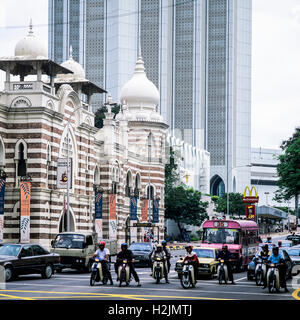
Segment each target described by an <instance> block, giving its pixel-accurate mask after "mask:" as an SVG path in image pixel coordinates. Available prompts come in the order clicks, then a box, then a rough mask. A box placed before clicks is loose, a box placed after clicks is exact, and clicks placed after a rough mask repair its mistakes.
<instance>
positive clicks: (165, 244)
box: [161, 240, 171, 273]
mask: <svg viewBox="0 0 300 320" xmlns="http://www.w3.org/2000/svg"><path fill="white" fill-rule="evenodd" d="M161 244H162V246H163V251H164V252H165V254H166V256H167V266H168V273H169V272H170V268H171V262H170V259H171V251H170V249H168V248H167V241H166V240H163V241H162V242H161Z"/></svg>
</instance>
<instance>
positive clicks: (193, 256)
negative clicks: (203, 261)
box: [182, 244, 199, 283]
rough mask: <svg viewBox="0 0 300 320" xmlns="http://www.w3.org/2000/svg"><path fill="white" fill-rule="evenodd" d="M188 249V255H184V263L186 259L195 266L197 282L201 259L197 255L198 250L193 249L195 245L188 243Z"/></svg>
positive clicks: (186, 248)
mask: <svg viewBox="0 0 300 320" xmlns="http://www.w3.org/2000/svg"><path fill="white" fill-rule="evenodd" d="M185 250H186V252H187V253H186V256H185V257H184V259H183V261H182V264H184V263H185V262H186V261H189V263H191V264H192V265H193V267H194V278H195V283H197V276H198V266H199V260H198V257H197V254H196V252H194V251H193V246H192V245H190V244H188V245H187V246H186V247H185Z"/></svg>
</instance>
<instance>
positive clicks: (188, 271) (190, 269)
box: [180, 261, 196, 289]
mask: <svg viewBox="0 0 300 320" xmlns="http://www.w3.org/2000/svg"><path fill="white" fill-rule="evenodd" d="M180 283H181V285H182V287H183V288H184V289H188V288H190V287H192V288H195V284H196V279H195V274H194V266H193V265H192V264H191V263H190V262H189V261H186V262H185V263H184V265H183V268H182V273H181V276H180Z"/></svg>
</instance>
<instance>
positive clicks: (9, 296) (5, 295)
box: [0, 290, 35, 300]
mask: <svg viewBox="0 0 300 320" xmlns="http://www.w3.org/2000/svg"><path fill="white" fill-rule="evenodd" d="M1 291H2V290H1ZM5 291H7V290H5ZM0 296H2V297H8V298H12V299H23V300H35V299H32V298H27V297H26V298H24V297H18V296H11V295H8V294H4V293H0Z"/></svg>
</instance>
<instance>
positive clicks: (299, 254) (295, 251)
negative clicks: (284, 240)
mask: <svg viewBox="0 0 300 320" xmlns="http://www.w3.org/2000/svg"><path fill="white" fill-rule="evenodd" d="M286 252H287V253H288V255H289V256H290V258H291V260H292V262H293V264H294V266H293V270H292V275H297V274H298V273H299V272H300V246H297V247H295V246H294V247H292V248H287V249H286Z"/></svg>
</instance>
